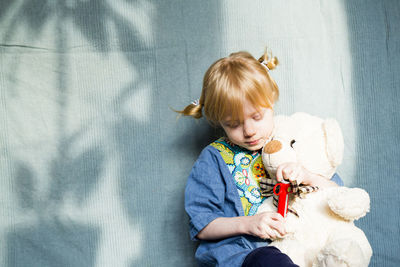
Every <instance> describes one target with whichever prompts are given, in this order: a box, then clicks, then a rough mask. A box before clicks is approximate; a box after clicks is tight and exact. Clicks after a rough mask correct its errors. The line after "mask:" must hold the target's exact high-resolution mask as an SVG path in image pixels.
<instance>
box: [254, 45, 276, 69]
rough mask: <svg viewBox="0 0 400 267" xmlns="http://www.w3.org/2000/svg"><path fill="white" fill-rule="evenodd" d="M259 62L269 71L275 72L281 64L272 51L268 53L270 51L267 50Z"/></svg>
mask: <svg viewBox="0 0 400 267" xmlns="http://www.w3.org/2000/svg"><path fill="white" fill-rule="evenodd" d="M258 62H260V63H261V64H263V65H264V66H265V67H266V68H267V70H273V69H275V68H276V66H278V64H279V61H278V59H277V58H276V57H274V56H272V53H271V51H268V49H267V50H265V53H264V54H263V55H262V56H261V57H260V58H259V59H258Z"/></svg>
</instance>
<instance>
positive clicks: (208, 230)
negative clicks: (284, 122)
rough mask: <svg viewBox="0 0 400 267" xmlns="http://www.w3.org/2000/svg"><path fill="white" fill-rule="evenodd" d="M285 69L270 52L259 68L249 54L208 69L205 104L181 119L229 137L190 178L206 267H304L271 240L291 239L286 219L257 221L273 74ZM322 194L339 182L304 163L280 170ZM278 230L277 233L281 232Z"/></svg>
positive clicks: (190, 210)
mask: <svg viewBox="0 0 400 267" xmlns="http://www.w3.org/2000/svg"><path fill="white" fill-rule="evenodd" d="M277 64H278V60H277V59H276V58H275V57H268V55H267V53H266V54H265V55H263V56H262V57H261V58H260V59H259V60H258V61H257V60H256V59H255V58H254V57H253V56H251V55H250V54H249V53H247V52H238V53H233V54H231V55H230V56H229V57H226V58H222V59H219V60H218V61H216V62H215V63H214V64H212V65H211V67H210V68H209V69H208V70H207V72H206V74H205V76H204V80H203V89H202V93H201V97H200V99H199V100H198V101H195V102H193V103H191V104H190V105H188V106H187V107H186V108H185V109H184V110H183V111H180V113H181V114H183V115H187V116H192V117H194V118H201V117H202V116H203V114H204V115H205V117H206V118H207V120H208V121H209V122H210V123H211V124H213V125H215V126H220V127H222V128H223V130H224V132H225V134H226V136H225V137H222V138H220V139H218V140H216V141H215V142H213V143H212V144H210V145H209V146H207V147H206V148H205V149H204V150H203V151H202V153H201V154H200V156H199V158H198V160H197V161H196V163H195V165H194V166H193V169H192V171H191V173H190V176H189V178H188V182H187V185H186V190H185V209H186V212H187V214H188V215H189V218H190V236H191V238H192V239H193V240H199V241H200V245H199V247H198V249H197V251H196V259H197V260H198V261H199V264H200V266H229V267H239V266H297V265H295V264H294V263H293V262H292V261H291V260H290V258H289V257H288V256H287V255H285V254H283V253H281V252H280V251H279V250H278V249H277V248H274V247H268V246H267V245H268V242H267V241H266V239H269V238H273V237H275V235H274V232H275V231H277V232H279V233H280V234H281V235H284V234H285V226H284V219H283V217H282V216H281V215H280V214H278V213H275V212H265V213H261V214H256V212H257V208H258V207H259V206H260V205H261V203H262V202H263V200H264V197H263V196H262V195H261V191H260V184H259V181H260V179H261V178H263V177H266V176H267V175H268V174H267V173H266V172H265V171H264V168H263V165H262V160H261V155H260V149H261V148H262V147H263V145H264V143H265V142H266V141H267V140H268V139H269V137H270V135H271V133H272V130H273V127H274V125H273V107H274V103H275V102H276V101H277V99H278V96H279V90H278V87H277V85H276V83H275V81H274V80H273V79H272V78H271V76H270V74H269V71H271V70H273V69H274V68H275V67H276V65H277ZM282 179H286V180H291V181H293V180H296V181H297V183H298V184H300V183H302V184H307V185H314V186H319V187H324V186H334V185H335V183H334V182H332V181H330V180H327V179H325V178H323V177H320V176H318V175H314V174H311V173H309V172H308V171H307V170H305V169H304V168H303V167H302V166H301V165H299V164H297V163H291V162H288V163H285V164H283V165H281V166H279V167H278V170H277V180H278V181H281V180H282ZM274 230H275V231H274Z"/></svg>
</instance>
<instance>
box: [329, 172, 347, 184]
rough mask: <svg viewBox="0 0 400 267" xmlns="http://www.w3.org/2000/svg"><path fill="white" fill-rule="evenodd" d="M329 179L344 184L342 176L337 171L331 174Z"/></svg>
mask: <svg viewBox="0 0 400 267" xmlns="http://www.w3.org/2000/svg"><path fill="white" fill-rule="evenodd" d="M331 181H333V182H335V183H336V184H337V185H339V186H344V183H343V180H342V178H340V176H339V175H338V174H337V173H335V174H334V175H333V176H332V178H331Z"/></svg>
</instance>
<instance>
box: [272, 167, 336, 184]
mask: <svg viewBox="0 0 400 267" xmlns="http://www.w3.org/2000/svg"><path fill="white" fill-rule="evenodd" d="M276 179H277V180H278V182H281V181H282V180H288V181H291V182H293V181H296V182H297V184H298V185H299V184H304V185H312V186H318V187H319V188H322V187H330V186H337V184H336V183H335V182H332V181H331V180H330V178H326V177H323V176H321V175H319V174H314V173H311V172H309V171H308V170H307V169H305V168H304V167H303V166H302V165H301V164H299V163H297V162H286V163H282V164H281V165H279V166H278V168H277V170H276Z"/></svg>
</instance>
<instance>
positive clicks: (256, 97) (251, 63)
mask: <svg viewBox="0 0 400 267" xmlns="http://www.w3.org/2000/svg"><path fill="white" fill-rule="evenodd" d="M268 54H269V53H267V52H266V53H265V54H264V55H263V56H261V57H260V58H259V60H256V59H255V58H254V57H253V56H252V55H251V54H250V53H248V52H244V51H242V52H237V53H232V54H230V55H229V56H228V57H224V58H221V59H219V60H217V61H216V62H214V63H213V64H212V65H211V66H210V67H209V69H208V70H207V72H206V74H205V75H204V79H203V89H202V92H201V97H200V99H199V101H198V103H191V104H190V105H188V106H186V107H185V109H183V110H182V111H178V112H179V113H181V114H182V115H185V116H192V117H194V118H196V119H198V118H201V117H202V116H203V110H204V115H205V117H206V118H207V120H208V121H210V122H211V123H212V124H215V125H218V124H219V123H220V122H221V121H222V120H224V119H225V118H226V117H227V116H229V117H230V119H231V120H233V121H236V120H240V121H242V120H243V102H244V101H243V100H244V99H246V100H248V101H249V102H250V103H251V104H252V105H253V106H254V107H256V108H262V107H264V108H272V106H273V104H274V103H275V101H277V100H278V97H279V89H278V86H277V84H276V83H275V81H274V80H273V79H272V78H271V76H270V75H269V70H273V69H275V67H276V66H277V65H278V59H277V58H276V57H272V56H269V55H268Z"/></svg>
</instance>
